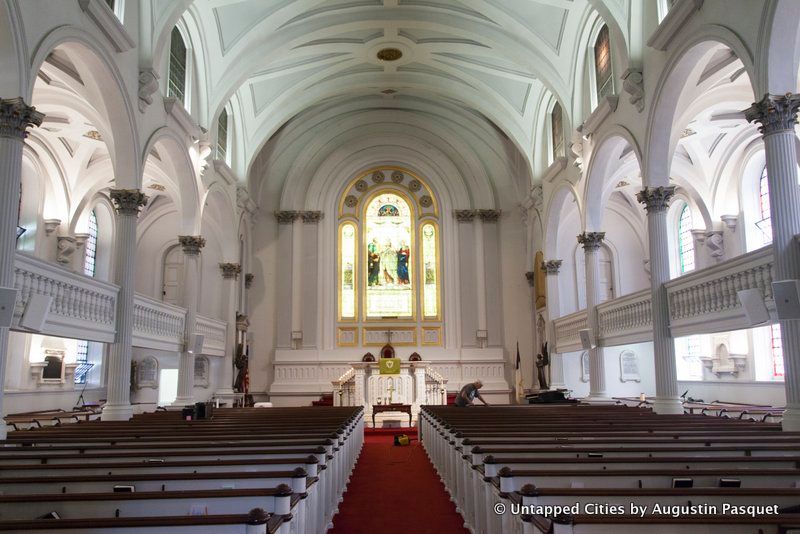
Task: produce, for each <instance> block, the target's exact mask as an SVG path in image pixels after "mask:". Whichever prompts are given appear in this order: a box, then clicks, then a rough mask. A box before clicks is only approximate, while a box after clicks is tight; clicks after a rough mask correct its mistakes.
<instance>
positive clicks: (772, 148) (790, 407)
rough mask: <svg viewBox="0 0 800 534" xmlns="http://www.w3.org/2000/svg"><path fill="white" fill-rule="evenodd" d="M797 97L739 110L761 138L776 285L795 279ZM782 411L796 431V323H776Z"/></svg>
mask: <svg viewBox="0 0 800 534" xmlns="http://www.w3.org/2000/svg"><path fill="white" fill-rule="evenodd" d="M798 107H800V95H797V94H791V93H789V94H786V95H785V96H773V95H765V96H764V98H763V99H762V100H761V101H759V102H756V103H754V104H753V105H752V106H751V107H750V108H749V109H747V110H745V117H747V120H748V121H750V122H754V121H755V122H759V123H761V127H760V128H759V130H760V131H761V133H762V134H763V137H764V150H765V152H766V156H767V180H769V205H770V210H771V213H772V249H773V254H774V255H775V259H774V262H775V263H774V270H775V271H774V276H775V278H774V279H775V280H776V281H782V280H798V279H800V245H798V243H797V241H796V240H795V236H796V235H797V234H800V190H798V187H797V154H796V148H795V146H796V144H795V143H796V136H795V133H794V126H795V123H796V122H797V109H798ZM780 324H781V338H782V340H783V366H784V387H785V388H786V411H785V412H784V414H783V429H784V430H787V431H799V430H800V321H798V320H797V319H782V320H781V321H780Z"/></svg>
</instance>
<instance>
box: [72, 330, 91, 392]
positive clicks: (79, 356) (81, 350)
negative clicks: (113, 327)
mask: <svg viewBox="0 0 800 534" xmlns="http://www.w3.org/2000/svg"><path fill="white" fill-rule="evenodd" d="M75 352H76V354H75V363H86V362H87V360H88V359H89V342H88V341H86V340H79V341H78V345H77V348H76V351H75ZM75 383H76V384H84V383H86V373H80V374H76V375H75Z"/></svg>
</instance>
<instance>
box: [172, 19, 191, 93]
mask: <svg viewBox="0 0 800 534" xmlns="http://www.w3.org/2000/svg"><path fill="white" fill-rule="evenodd" d="M186 63H187V51H186V43H185V42H184V40H183V36H182V35H181V31H180V30H179V29H178V27H177V26H175V27H174V28H172V35H171V36H170V42H169V76H168V78H169V79H168V85H167V96H171V97H175V98H176V99H177V100H180V101H181V102H183V105H184V107H186V108H188V106H187V105H186Z"/></svg>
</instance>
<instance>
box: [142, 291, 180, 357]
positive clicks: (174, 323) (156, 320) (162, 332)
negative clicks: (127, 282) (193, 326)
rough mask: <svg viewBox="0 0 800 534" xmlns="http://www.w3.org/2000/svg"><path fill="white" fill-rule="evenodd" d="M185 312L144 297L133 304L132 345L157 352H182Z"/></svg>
mask: <svg viewBox="0 0 800 534" xmlns="http://www.w3.org/2000/svg"><path fill="white" fill-rule="evenodd" d="M185 322H186V310H185V309H184V308H179V307H177V306H172V305H170V304H167V303H165V302H161V301H158V300H155V299H151V298H149V297H145V296H144V295H139V294H137V295H136V297H135V298H134V302H133V345H134V346H135V347H146V348H150V349H157V350H168V351H181V350H183V336H184V324H185Z"/></svg>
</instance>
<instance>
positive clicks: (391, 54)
mask: <svg viewBox="0 0 800 534" xmlns="http://www.w3.org/2000/svg"><path fill="white" fill-rule="evenodd" d="M401 57H403V53H402V52H401V51H400V50H398V49H397V48H381V49H380V50H378V59H380V60H381V61H397V60H398V59H400V58H401Z"/></svg>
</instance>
